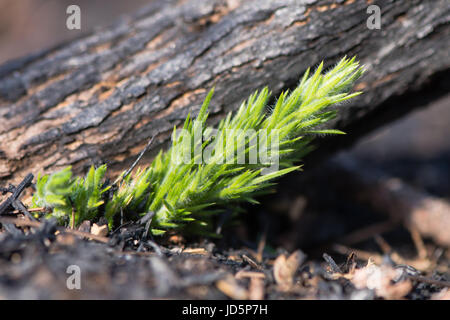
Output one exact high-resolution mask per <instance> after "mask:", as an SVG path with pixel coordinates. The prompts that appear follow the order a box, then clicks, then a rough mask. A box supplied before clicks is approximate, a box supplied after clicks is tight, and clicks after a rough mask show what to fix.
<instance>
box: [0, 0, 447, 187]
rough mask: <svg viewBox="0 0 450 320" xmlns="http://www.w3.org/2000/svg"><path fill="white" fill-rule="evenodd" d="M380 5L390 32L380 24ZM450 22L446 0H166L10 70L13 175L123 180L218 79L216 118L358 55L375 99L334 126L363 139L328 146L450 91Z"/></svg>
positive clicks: (4, 102) (3, 152)
mask: <svg viewBox="0 0 450 320" xmlns="http://www.w3.org/2000/svg"><path fill="white" fill-rule="evenodd" d="M369 5H377V6H378V7H379V8H380V9H381V28H380V29H369V28H368V27H367V19H368V18H369V16H370V14H368V13H367V8H368V6H369ZM449 21H450V7H449V6H448V2H447V1H446V0H436V1H419V0H396V1H390V0H379V1H358V0H356V1H355V0H346V1H320V0H317V1H315V0H303V1H302V0H251V1H249V0H245V1H244V0H228V1H225V0H209V1H203V0H186V1H181V0H180V1H166V0H159V1H158V0H157V1H153V2H152V3H151V4H150V5H149V6H147V7H145V8H143V9H142V10H140V11H138V12H137V13H136V14H134V15H132V16H129V17H126V18H123V19H121V20H119V21H118V22H116V23H115V24H113V25H111V26H110V27H108V28H105V29H102V30H96V31H94V32H91V33H89V34H86V35H84V36H82V37H80V38H78V39H76V40H74V41H71V42H69V43H65V44H61V45H59V46H57V47H54V48H51V49H48V50H45V51H42V52H39V53H35V54H33V55H30V56H27V57H24V58H21V59H17V60H13V61H9V62H7V63H5V64H3V65H2V66H0V182H1V181H5V180H8V181H10V182H16V181H18V180H20V179H21V178H23V177H24V176H25V175H26V174H27V173H29V172H32V173H37V172H39V171H44V172H51V171H54V170H56V169H59V168H62V167H65V166H67V165H72V166H73V168H74V171H75V172H76V173H82V172H83V171H84V170H85V168H86V166H89V165H91V164H100V163H107V164H108V165H109V167H110V168H111V169H112V170H110V174H115V173H117V171H118V170H123V169H124V168H126V167H128V166H129V165H130V164H131V163H132V162H133V161H134V160H135V158H136V155H137V154H138V153H139V152H140V151H141V150H142V149H143V148H144V146H145V145H146V143H147V141H148V139H149V138H150V137H155V140H154V143H153V146H152V152H150V153H149V154H148V155H146V157H147V160H150V158H151V157H152V156H153V155H154V153H155V152H156V151H157V150H158V149H160V147H163V146H165V145H167V143H168V141H169V139H170V132H171V129H172V128H173V126H174V125H178V124H180V123H181V122H182V121H183V120H184V119H185V117H186V116H187V114H188V113H189V112H191V113H192V114H193V115H195V114H196V112H197V111H198V109H199V107H200V105H201V102H202V100H203V99H204V98H205V96H206V93H207V91H208V90H209V89H210V88H211V87H212V86H215V88H216V91H215V95H214V97H213V101H212V104H211V110H210V111H211V119H210V121H211V124H213V123H216V122H217V121H218V120H219V119H220V118H221V117H223V116H224V115H225V114H226V113H227V112H228V111H231V110H235V109H236V108H237V107H238V106H239V103H240V102H241V101H242V100H243V99H245V98H246V97H247V96H248V95H249V94H250V93H252V92H253V91H254V90H255V89H258V88H261V87H263V86H266V85H267V86H268V87H269V88H270V89H271V91H272V93H273V94H274V95H276V94H279V93H280V91H281V90H284V89H288V88H292V87H294V86H295V85H296V83H297V81H298V79H299V77H300V76H301V75H302V74H303V72H304V71H305V70H306V68H307V67H309V66H315V65H318V63H319V62H320V61H321V60H324V62H325V66H326V67H330V66H332V65H333V64H334V63H336V62H337V61H338V60H339V59H340V58H341V57H342V56H344V55H347V56H353V55H356V56H357V58H358V59H359V60H360V61H361V62H362V63H363V64H364V65H365V68H366V70H367V72H366V74H365V75H364V76H363V78H362V79H361V80H360V81H359V82H358V84H357V86H356V89H357V90H362V91H364V94H363V95H361V96H360V97H358V98H357V99H355V100H353V101H352V102H351V103H348V104H346V105H343V106H341V109H342V111H341V112H340V114H339V117H338V118H337V119H336V121H335V122H334V123H332V124H330V126H333V127H337V128H340V129H342V130H344V131H348V132H350V134H349V135H347V136H345V137H343V136H339V139H338V140H336V139H328V138H327V139H322V140H323V141H322V140H321V141H320V143H323V144H324V145H325V146H327V147H325V148H321V150H324V152H325V153H329V152H331V151H333V150H336V149H338V148H341V147H342V146H345V145H347V144H348V143H350V142H352V141H353V140H354V139H355V138H357V137H359V136H361V135H362V134H364V133H365V132H367V131H368V130H370V129H371V128H374V127H376V126H379V125H382V124H385V123H386V122H387V121H389V120H390V119H393V118H395V117H398V116H400V115H403V114H405V113H407V112H409V111H411V110H412V109H414V108H415V107H418V106H421V105H425V104H426V103H427V102H429V101H433V100H434V99H437V98H439V97H440V96H442V95H444V94H446V93H447V92H448V91H449V90H448V89H449V77H450V76H449V67H450V57H449V54H448V53H449V52H450V41H449V40H450V25H449ZM145 161H146V160H145V158H144V160H143V161H142V162H143V163H145Z"/></svg>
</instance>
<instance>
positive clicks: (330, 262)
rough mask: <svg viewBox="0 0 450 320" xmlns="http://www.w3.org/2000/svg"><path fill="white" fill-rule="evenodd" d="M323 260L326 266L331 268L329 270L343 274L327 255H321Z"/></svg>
mask: <svg viewBox="0 0 450 320" xmlns="http://www.w3.org/2000/svg"><path fill="white" fill-rule="evenodd" d="M322 257H323V259H324V260H325V261H326V262H327V263H328V265H329V266H330V267H331V270H332V271H333V272H334V273H343V272H342V270H341V268H339V266H338V265H337V264H336V262H334V260H333V258H332V257H330V256H329V255H327V254H326V253H324V254H323V255H322Z"/></svg>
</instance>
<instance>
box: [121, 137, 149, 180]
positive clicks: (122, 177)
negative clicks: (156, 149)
mask: <svg viewBox="0 0 450 320" xmlns="http://www.w3.org/2000/svg"><path fill="white" fill-rule="evenodd" d="M153 138H154V137H151V138H150V140H149V141H148V142H147V145H146V146H145V148H144V150H142V151H141V153H139V156H138V157H137V159H136V160H135V161H134V162H133V164H132V165H131V167H130V168H129V169H128V170H127V171H126V172H125V173H124V174H123V175H120V176H119V177H118V178H117V179H116V181H114V183H113V184H116V185H117V184H118V183H120V182H122V181H123V179H125V178H126V177H127V176H128V175H129V174H130V173H131V171H133V169H134V167H136V165H137V164H138V162H139V160H141V158H142V156H143V155H144V153H146V152H147V150H148V149H149V148H150V146H151V144H152V142H153Z"/></svg>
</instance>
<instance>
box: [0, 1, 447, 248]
mask: <svg viewBox="0 0 450 320" xmlns="http://www.w3.org/2000/svg"><path fill="white" fill-rule="evenodd" d="M149 2H151V1H148V0H147V1H146V0H127V1H123V0H116V1H105V0H77V1H73V0H70V1H69V0H20V1H16V0H0V43H1V50H0V64H2V63H4V62H6V61H8V60H11V59H14V58H19V57H22V56H24V55H27V54H30V53H34V52H37V51H40V50H43V49H46V48H49V47H52V46H55V45H58V44H60V43H62V42H67V41H70V40H71V39H74V38H76V37H79V36H81V35H83V34H85V33H89V32H92V31H93V30H95V29H96V28H99V27H105V26H108V25H109V24H112V23H113V22H114V21H116V20H117V19H119V18H120V17H121V16H123V15H126V14H129V13H132V12H134V11H136V10H137V9H139V8H140V7H142V6H144V5H145V4H148V3H149ZM71 4H77V5H79V6H80V8H81V13H82V16H81V17H82V21H81V22H82V29H81V30H68V29H67V28H66V18H67V14H66V8H67V7H68V6H69V5H71ZM449 119H450V95H447V96H446V97H444V98H442V99H440V100H439V101H435V102H433V104H431V105H429V106H424V108H421V109H418V110H416V111H414V112H412V113H410V114H409V115H407V116H405V117H403V118H402V119H399V120H397V121H395V122H393V123H389V124H386V125H385V126H384V127H381V128H379V129H378V130H376V131H374V132H372V133H371V134H369V135H367V136H366V137H364V138H362V139H361V140H360V141H359V142H357V143H356V144H355V145H354V146H353V147H352V148H350V149H349V150H346V151H344V152H342V153H346V154H347V155H351V156H352V157H355V158H357V159H358V160H361V161H362V162H364V163H369V164H372V165H375V166H377V167H379V168H382V169H383V170H385V171H386V172H388V174H390V175H393V176H398V177H401V178H402V179H403V180H405V181H406V182H407V183H409V184H411V185H413V186H414V187H416V188H418V189H421V190H425V191H427V192H429V193H431V194H433V195H436V196H438V197H442V198H446V199H450V179H449V178H450V125H449V124H450V122H449ZM305 169H307V168H305ZM321 187H323V186H321ZM321 191H322V189H321ZM296 192H297V193H298V192H299V191H296ZM300 192H303V191H301V190H300ZM269 199H270V200H268V201H272V200H274V199H272V198H269ZM298 199H299V198H298V197H296V196H289V199H287V200H286V201H287V204H288V205H287V207H286V208H290V207H292V206H300V207H302V206H303V207H302V208H304V210H306V211H308V210H310V211H311V210H312V211H314V210H315V209H314V208H310V207H308V206H310V205H311V203H313V202H314V201H311V199H309V198H308V195H307V192H306V193H305V194H304V196H303V198H302V199H303V200H302V201H303V202H302V201H300V202H299V200H298ZM282 202H283V201H282V199H280V198H279V197H278V198H277V203H278V204H279V203H282ZM302 203H303V204H302ZM331 205H333V206H334V205H335V203H333V202H331ZM258 210H259V209H258ZM302 210H303V209H302ZM343 210H345V208H344V209H343ZM322 217H323V216H322ZM338 220H339V219H338ZM330 221H331V222H330V223H332V224H334V223H336V221H335V220H333V219H331V220H330ZM304 225H306V226H307V225H308V224H307V223H305V224H304ZM334 226H336V225H334ZM282 227H283V226H280V228H282ZM313 230H314V233H316V234H317V232H316V229H314V228H313ZM296 232H298V230H297V231H296ZM304 232H305V233H306V235H305V236H304V237H302V238H303V239H309V240H311V239H313V238H314V237H312V236H311V235H308V228H305V230H304ZM309 232H310V233H311V232H312V231H311V230H309ZM286 234H288V233H286ZM300 240H301V239H299V241H300ZM297 245H298V246H303V245H304V243H301V241H300V243H297V244H295V245H294V246H297Z"/></svg>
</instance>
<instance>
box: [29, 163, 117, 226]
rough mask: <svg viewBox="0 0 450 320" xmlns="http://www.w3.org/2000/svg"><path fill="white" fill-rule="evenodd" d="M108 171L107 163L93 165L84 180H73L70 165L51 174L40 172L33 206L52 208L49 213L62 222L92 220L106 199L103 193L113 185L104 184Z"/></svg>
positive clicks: (73, 222) (76, 223)
mask: <svg viewBox="0 0 450 320" xmlns="http://www.w3.org/2000/svg"><path fill="white" fill-rule="evenodd" d="M105 173H106V165H102V166H100V167H99V168H97V169H94V167H93V166H92V167H91V168H90V170H89V172H88V174H87V175H86V177H85V178H84V179H83V178H79V177H77V178H75V179H73V178H72V172H71V167H67V168H65V169H63V170H61V171H59V172H56V173H54V174H52V175H50V176H48V175H44V176H41V175H40V174H39V175H38V177H37V181H36V192H35V193H34V194H33V199H32V201H33V206H34V207H46V208H50V209H52V213H51V214H50V216H53V217H56V218H58V220H59V221H60V222H61V223H70V224H71V225H72V224H73V225H79V224H80V223H81V222H83V221H84V220H92V219H94V218H95V217H96V216H97V214H98V208H99V207H100V206H101V205H102V204H103V202H104V201H103V199H102V194H103V193H104V192H106V191H107V190H108V189H109V188H110V187H109V186H108V187H105V188H103V187H102V186H103V183H104V182H103V178H104V176H105ZM72 211H73V212H74V215H73V218H74V219H75V220H74V221H72Z"/></svg>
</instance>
